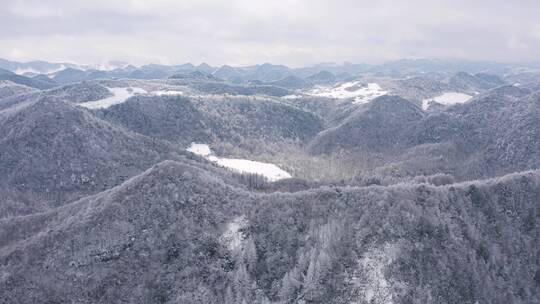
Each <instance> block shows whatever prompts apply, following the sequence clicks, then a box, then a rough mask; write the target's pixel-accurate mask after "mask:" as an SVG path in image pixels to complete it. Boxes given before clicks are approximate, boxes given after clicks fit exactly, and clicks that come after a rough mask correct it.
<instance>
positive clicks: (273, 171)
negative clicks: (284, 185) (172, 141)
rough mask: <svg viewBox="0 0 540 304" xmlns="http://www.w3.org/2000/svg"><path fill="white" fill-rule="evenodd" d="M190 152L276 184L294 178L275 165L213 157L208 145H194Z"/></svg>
mask: <svg viewBox="0 0 540 304" xmlns="http://www.w3.org/2000/svg"><path fill="white" fill-rule="evenodd" d="M186 150H187V151H189V152H192V153H194V154H197V155H200V156H202V157H204V158H206V159H208V160H209V161H211V162H213V163H215V164H216V165H218V166H221V167H225V168H228V169H231V170H233V171H236V172H239V173H247V174H259V175H262V176H264V177H266V178H267V179H268V180H269V181H271V182H274V181H277V180H280V179H284V178H291V177H292V176H291V175H290V174H289V173H288V172H286V171H284V170H282V169H281V168H279V167H278V166H276V165H274V164H269V163H262V162H258V161H252V160H247V159H235V158H221V157H217V156H215V155H212V150H211V149H210V147H209V146H208V145H206V144H197V143H192V144H191V146H190V147H189V148H187V149H186Z"/></svg>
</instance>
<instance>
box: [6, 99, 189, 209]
mask: <svg viewBox="0 0 540 304" xmlns="http://www.w3.org/2000/svg"><path fill="white" fill-rule="evenodd" d="M0 129H2V133H1V136H0V187H1V188H2V189H6V190H7V193H13V192H14V193H15V194H14V197H15V198H14V199H13V200H14V201H12V203H11V204H8V203H7V202H5V201H4V203H2V204H1V206H0V208H2V209H3V210H2V211H3V213H2V214H3V216H9V214H10V212H13V213H14V214H17V213H19V212H22V213H26V212H28V211H31V210H33V209H34V208H37V209H40V208H42V207H43V206H41V205H42V204H45V205H46V203H47V202H50V203H54V202H55V203H57V204H64V203H66V202H68V201H69V200H71V199H75V198H79V197H81V195H86V194H89V193H95V192H99V191H102V190H104V189H107V188H110V187H111V186H114V185H117V184H119V183H120V182H122V181H123V180H125V178H126V177H129V176H133V175H134V174H138V173H140V172H141V171H142V170H144V169H146V168H148V167H149V166H151V165H153V164H155V163H156V162H158V161H161V160H164V159H167V158H175V157H179V154H178V153H177V152H175V148H174V147H172V146H170V145H168V144H165V143H162V142H160V141H159V140H152V139H150V138H147V137H144V136H142V135H138V134H134V133H132V132H129V131H127V130H125V129H123V128H120V127H117V126H114V125H112V124H110V123H107V122H105V121H103V120H101V119H99V118H97V117H95V116H94V115H92V114H91V113H89V112H88V111H87V110H85V109H83V108H80V107H77V106H75V105H72V104H69V103H66V102H64V101H61V100H57V99H54V98H51V97H45V98H42V99H40V100H39V101H37V102H31V103H24V104H22V105H20V106H14V107H11V108H8V109H7V110H3V111H2V112H0ZM0 192H1V191H0ZM19 200H20V201H19ZM23 201H24V203H23ZM38 202H39V203H38ZM34 204H35V205H36V206H34ZM10 210H11V211H10ZM8 211H10V212H8Z"/></svg>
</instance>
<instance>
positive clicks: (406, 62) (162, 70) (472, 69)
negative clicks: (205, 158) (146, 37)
mask: <svg viewBox="0 0 540 304" xmlns="http://www.w3.org/2000/svg"><path fill="white" fill-rule="evenodd" d="M0 69H4V70H8V71H11V72H13V73H16V74H19V75H21V76H27V77H34V76H36V75H38V74H44V75H47V76H48V77H50V78H51V79H53V80H54V81H56V82H58V83H70V82H78V81H83V80H93V79H118V78H131V79H166V78H169V77H171V76H175V75H176V76H177V75H181V74H185V73H190V72H196V71H197V72H202V73H205V74H208V75H213V76H215V77H217V78H220V79H223V80H226V81H228V82H231V83H236V84H245V83H248V82H250V81H261V82H263V83H272V82H276V81H280V80H282V79H284V78H286V77H292V76H294V77H298V78H301V79H303V80H305V81H306V82H308V83H311V84H329V83H333V82H335V81H336V80H345V79H348V78H351V77H356V76H358V75H360V74H370V75H375V76H391V77H405V76H411V75H423V74H426V73H457V72H467V73H471V74H476V73H488V74H496V75H501V74H505V73H509V72H516V71H522V72H526V71H531V70H538V69H540V65H534V64H530V65H525V64H505V63H496V62H489V61H466V60H441V59H403V60H397V61H392V62H388V63H385V64H380V65H368V64H351V63H343V64H320V65H315V66H312V67H304V68H290V67H287V66H284V65H274V64H269V63H265V64H261V65H253V66H246V67H232V66H228V65H223V66H221V67H213V66H210V65H208V64H206V63H202V64H200V65H197V66H195V65H193V64H191V63H187V64H181V65H160V64H147V65H143V66H140V67H136V66H133V65H130V64H128V63H126V62H121V61H111V62H109V63H106V64H100V65H80V64H74V63H50V62H46V61H31V62H24V63H23V62H15V61H9V60H5V59H0Z"/></svg>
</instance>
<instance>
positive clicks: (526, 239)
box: [0, 161, 540, 304]
mask: <svg viewBox="0 0 540 304" xmlns="http://www.w3.org/2000/svg"><path fill="white" fill-rule="evenodd" d="M539 195H540V172H538V171H534V172H524V173H519V174H513V175H510V176H506V177H503V178H497V179H492V180H486V181H475V182H469V183H462V184H454V185H449V186H443V187H434V186H430V185H426V184H416V185H400V186H394V187H367V188H350V187H349V188H328V187H324V188H321V189H315V190H310V191H305V192H299V193H296V194H285V193H274V194H266V195H261V194H255V193H249V192H246V191H245V190H242V189H241V188H238V187H237V186H235V185H234V184H231V183H230V182H229V181H225V180H223V179H222V177H220V175H219V174H217V175H216V174H208V172H206V171H205V170H201V169H197V168H194V167H192V166H189V165H186V164H181V163H177V162H170V161H168V162H163V163H161V164H159V165H157V166H154V167H153V168H152V169H150V170H148V171H146V172H144V173H143V174H141V175H139V176H137V177H135V178H133V179H130V180H129V181H127V182H125V183H124V184H122V185H121V186H119V187H116V188H113V189H111V190H109V191H106V192H103V193H100V194H97V195H95V196H91V197H88V198H84V199H81V200H80V201H78V202H75V203H73V204H69V205H66V206H63V207H60V208H57V209H54V210H51V211H48V212H46V213H41V214H35V215H32V216H25V217H17V218H11V219H6V220H0V265H2V268H1V269H2V276H1V277H0V278H1V279H0V297H1V298H2V299H4V300H6V301H7V302H17V303H35V302H36V301H45V302H54V301H62V299H66V298H69V299H78V301H80V302H85V303H89V302H91V303H120V302H124V301H127V302H139V303H140V302H143V303H144V302H160V303H226V304H229V303H238V302H240V303H241V302H242V301H245V302H246V303H268V302H269V300H271V301H281V302H285V303H297V302H298V301H302V300H305V301H307V302H314V303H343V302H344V301H345V302H349V301H355V302H358V303H388V302H389V301H391V302H392V303H426V302H430V301H431V300H432V299H437V303H443V304H445V303H475V302H479V303H496V304H498V303H501V304H502V303H534V302H536V301H538V299H539V297H540V283H539V282H540V264H539V262H538V261H539V258H540V257H539V255H538V254H539V253H538V250H536V248H534V244H537V243H538V241H539V235H540V226H539V225H538V223H539V215H540V212H539V211H538V208H537V207H538V205H537V198H538V196H539ZM45 232H46V233H45Z"/></svg>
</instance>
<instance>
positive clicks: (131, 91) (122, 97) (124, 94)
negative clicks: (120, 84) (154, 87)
mask: <svg viewBox="0 0 540 304" xmlns="http://www.w3.org/2000/svg"><path fill="white" fill-rule="evenodd" d="M109 91H111V93H112V94H113V96H110V97H107V98H103V99H100V100H95V101H88V102H83V103H80V104H79V106H81V107H85V108H88V109H106V108H108V107H110V106H112V105H115V104H119V103H123V102H124V101H126V100H127V99H128V98H130V97H131V96H134V95H138V94H146V93H147V92H146V90H144V89H141V88H133V87H129V88H109Z"/></svg>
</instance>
